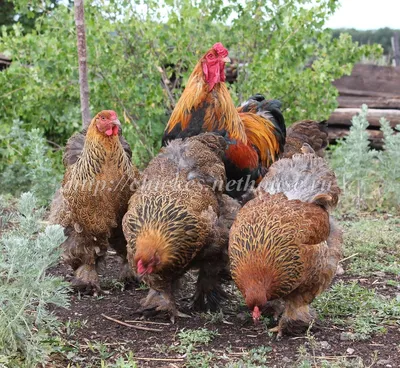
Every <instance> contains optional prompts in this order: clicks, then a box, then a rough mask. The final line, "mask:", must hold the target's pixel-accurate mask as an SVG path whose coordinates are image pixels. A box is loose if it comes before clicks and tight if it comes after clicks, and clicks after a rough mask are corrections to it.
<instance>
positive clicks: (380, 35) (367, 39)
mask: <svg viewBox="0 0 400 368" xmlns="http://www.w3.org/2000/svg"><path fill="white" fill-rule="evenodd" d="M395 32H400V30H396V29H391V28H388V27H385V28H379V29H374V30H359V29H354V28H338V29H334V30H332V34H333V37H335V38H338V37H340V35H341V34H343V33H347V34H349V35H350V36H351V37H352V38H353V40H354V41H356V42H358V43H359V44H361V45H370V44H373V43H378V44H380V45H381V46H382V47H383V50H384V52H385V54H389V53H393V50H392V41H391V38H392V37H393V34H394V33H395Z"/></svg>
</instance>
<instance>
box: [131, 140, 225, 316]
mask: <svg viewBox="0 0 400 368" xmlns="http://www.w3.org/2000/svg"><path fill="white" fill-rule="evenodd" d="M225 147H226V143H225V141H224V139H223V138H222V137H221V136H218V135H214V134H204V135H200V136H196V137H192V138H189V139H187V140H185V141H182V140H176V141H173V142H171V143H170V144H169V145H168V146H167V147H165V148H163V149H162V150H161V152H160V153H159V155H158V156H156V157H155V158H154V159H153V160H152V161H151V162H150V164H149V166H148V167H147V168H146V170H145V171H144V172H143V178H144V180H143V183H142V185H141V186H140V187H139V188H138V190H137V192H136V193H135V194H134V195H133V196H132V198H131V199H130V201H129V208H128V212H127V213H126V215H125V216H124V219H123V230H124V234H125V236H126V239H127V241H128V260H129V263H130V265H131V267H132V268H133V269H134V270H136V271H137V272H138V274H139V275H140V276H143V277H144V279H145V281H146V282H147V283H148V284H149V285H150V287H151V289H152V290H151V291H150V292H149V295H148V297H147V298H146V299H145V300H144V301H142V306H143V310H151V309H156V310H166V311H168V312H169V314H170V316H171V319H172V320H174V319H175V317H176V316H179V315H181V314H180V312H178V310H177V308H176V305H175V300H174V296H173V293H174V291H175V288H176V283H177V281H178V280H179V278H180V277H181V276H182V275H183V274H184V273H185V272H186V271H187V270H189V269H191V268H193V267H197V268H200V271H199V279H198V283H197V287H196V294H195V297H194V304H195V305H198V306H200V307H208V308H211V309H215V308H216V307H217V303H218V295H219V294H221V295H222V289H221V288H220V286H219V283H220V277H221V275H222V274H223V269H224V268H225V267H226V263H227V235H226V234H227V230H226V228H225V229H224V224H223V221H222V220H221V218H220V206H221V203H223V202H224V199H223V197H222V190H223V188H224V186H225V181H226V177H225V169H224V165H223V162H222V157H221V156H222V155H223V152H224V150H225ZM225 225H226V224H225ZM224 234H225V236H224Z"/></svg>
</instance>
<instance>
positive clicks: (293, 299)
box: [229, 144, 342, 336]
mask: <svg viewBox="0 0 400 368" xmlns="http://www.w3.org/2000/svg"><path fill="white" fill-rule="evenodd" d="M302 151H303V152H305V153H303V154H295V155H293V156H292V158H291V159H281V160H279V161H277V162H275V163H274V164H273V165H272V166H271V167H270V169H269V171H268V174H267V176H266V177H265V178H264V179H263V180H262V182H261V183H260V185H259V187H258V188H257V197H256V198H255V199H253V200H251V201H249V202H248V203H247V204H246V205H245V206H244V207H243V208H242V209H241V210H240V211H239V213H238V215H237V218H236V220H235V222H234V224H233V226H232V229H231V232H230V238H229V258H230V262H231V272H232V278H233V279H234V281H235V283H236V285H237V287H238V288H239V290H240V291H241V293H242V294H243V297H244V299H245V301H246V304H247V306H248V307H249V308H250V310H251V311H252V315H253V319H254V321H255V322H256V321H258V319H259V318H260V316H261V310H263V309H264V308H265V307H267V303H268V302H269V301H274V300H281V301H283V302H284V305H285V309H284V312H283V315H282V317H281V319H280V321H279V324H278V326H277V327H276V328H275V329H273V331H274V332H278V336H281V335H282V333H283V332H284V331H287V332H298V330H299V329H300V328H303V327H304V326H308V324H309V323H310V322H311V321H312V319H313V318H314V315H313V312H312V311H311V310H310V307H309V304H310V303H311V302H312V301H313V299H314V298H315V297H316V296H317V295H319V294H320V293H321V292H323V291H324V290H325V289H326V288H327V287H328V286H329V284H330V282H331V281H332V278H333V276H334V275H335V272H336V267H337V264H338V261H339V259H340V257H341V246H342V234H341V231H340V230H339V229H338V228H337V226H336V225H335V224H334V221H333V219H332V218H331V217H330V215H329V211H330V209H332V208H334V207H335V206H336V204H337V201H338V197H339V193H340V189H339V187H338V185H337V182H336V178H335V174H334V173H333V172H332V171H331V169H330V168H329V167H328V165H327V163H326V162H325V161H324V159H323V158H320V157H317V156H316V155H315V153H314V152H313V150H312V148H311V147H310V146H309V145H308V144H304V145H303V147H302Z"/></svg>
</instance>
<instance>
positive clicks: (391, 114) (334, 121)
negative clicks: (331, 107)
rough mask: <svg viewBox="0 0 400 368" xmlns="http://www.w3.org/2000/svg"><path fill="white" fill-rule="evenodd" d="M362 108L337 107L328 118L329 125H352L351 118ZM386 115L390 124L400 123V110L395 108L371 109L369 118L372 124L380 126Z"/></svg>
mask: <svg viewBox="0 0 400 368" xmlns="http://www.w3.org/2000/svg"><path fill="white" fill-rule="evenodd" d="M360 111H361V109H356V108H339V109H336V110H335V111H334V112H333V113H332V115H331V116H330V118H329V119H328V125H343V126H350V125H351V119H352V117H353V116H354V115H356V114H359V113H360ZM382 117H384V118H385V119H386V120H389V122H390V125H391V126H392V127H395V126H396V125H397V124H400V110H393V109H387V110H383V109H369V110H368V115H367V119H368V122H369V124H370V126H373V127H380V123H379V120H380V119H381V118H382Z"/></svg>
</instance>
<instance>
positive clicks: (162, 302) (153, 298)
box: [137, 289, 190, 323]
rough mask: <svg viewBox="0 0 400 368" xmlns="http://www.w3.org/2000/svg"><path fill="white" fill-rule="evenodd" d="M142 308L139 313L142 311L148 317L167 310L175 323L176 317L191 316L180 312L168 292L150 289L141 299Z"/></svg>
mask: <svg viewBox="0 0 400 368" xmlns="http://www.w3.org/2000/svg"><path fill="white" fill-rule="evenodd" d="M140 304H141V306H142V308H141V309H139V310H137V313H141V314H143V315H144V316H146V317H150V316H154V315H156V314H158V313H159V312H167V313H168V314H169V316H170V320H171V322H172V323H175V320H176V317H181V318H190V316H189V315H187V314H185V313H182V312H180V311H179V310H178V309H177V307H176V304H175V301H174V300H173V298H171V297H170V296H169V295H168V294H166V293H162V292H159V291H157V290H154V289H150V291H149V293H148V294H147V297H146V298H143V299H142V300H141V301H140Z"/></svg>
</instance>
